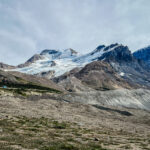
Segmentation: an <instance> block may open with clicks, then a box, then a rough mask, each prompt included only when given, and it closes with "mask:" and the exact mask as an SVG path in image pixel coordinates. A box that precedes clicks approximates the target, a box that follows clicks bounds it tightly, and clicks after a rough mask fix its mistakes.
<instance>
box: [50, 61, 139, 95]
mask: <svg viewBox="0 0 150 150" xmlns="http://www.w3.org/2000/svg"><path fill="white" fill-rule="evenodd" d="M53 80H54V81H55V82H56V83H58V84H61V86H64V87H65V89H66V90H68V85H67V84H68V83H71V85H75V87H77V86H76V83H79V85H80V87H81V88H80V89H81V91H92V90H112V89H119V88H127V89H130V88H137V87H139V85H138V84H130V83H129V82H128V81H127V80H125V79H123V78H122V77H121V76H120V75H119V74H118V73H117V72H116V71H115V70H114V69H113V68H112V66H111V65H110V64H109V63H106V62H102V61H94V62H92V63H90V64H88V65H86V66H85V67H83V68H76V69H73V70H72V71H70V72H69V73H66V74H64V75H62V76H60V77H57V78H54V79H53ZM75 87H73V86H71V87H70V89H69V91H71V90H72V91H73V92H74V91H76V92H77V91H79V88H78V87H77V88H75ZM83 89H84V90H83Z"/></svg>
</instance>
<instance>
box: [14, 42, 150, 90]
mask: <svg viewBox="0 0 150 150" xmlns="http://www.w3.org/2000/svg"><path fill="white" fill-rule="evenodd" d="M93 61H101V62H103V63H100V64H98V63H95V64H94V63H93V64H92V65H90V66H92V67H91V69H92V68H93V65H97V64H98V66H99V68H101V67H104V65H106V64H107V67H105V70H106V72H105V73H104V74H105V77H106V78H105V81H106V80H111V75H108V72H109V70H110V68H111V69H112V70H113V71H114V72H115V76H114V74H112V78H113V79H114V80H113V81H112V80H111V82H112V83H115V82H116V80H118V77H117V76H119V78H122V79H123V80H125V81H126V82H128V83H130V84H131V85H136V87H138V85H141V86H142V87H143V88H147V87H150V78H149V77H150V69H149V67H147V64H146V63H145V61H143V60H139V59H137V58H136V57H135V56H134V55H133V54H132V53H131V51H130V50H129V48H128V47H127V46H124V45H122V44H118V43H115V44H111V45H108V46H105V45H100V46H98V47H97V48H96V49H95V50H93V51H92V52H90V53H88V54H84V55H81V54H79V53H77V52H76V51H75V50H73V49H65V50H52V49H46V50H43V51H42V52H41V53H40V54H36V55H34V56H33V57H31V58H30V59H29V60H28V61H27V62H26V63H25V64H22V65H19V66H18V67H17V68H16V69H13V70H14V71H19V72H22V73H27V74H32V75H37V76H40V77H45V78H48V79H50V78H55V77H59V76H61V77H62V75H63V74H65V73H67V72H69V71H71V70H72V69H74V68H79V69H81V68H83V67H84V66H86V65H87V64H89V63H92V62H93ZM104 62H105V63H106V64H105V63H104ZM100 65H101V66H100ZM97 71H100V70H97ZM97 71H96V72H97ZM96 72H95V73H93V74H96ZM90 73H91V71H90ZM104 74H101V73H100V74H99V75H104ZM116 75H117V76H116ZM97 76H98V75H97ZM89 77H90V76H89ZM75 78H76V79H74V80H76V82H77V77H76V76H75ZM99 79H100V78H99ZM78 80H80V79H78ZM88 80H89V79H88ZM79 82H80V81H79ZM94 82H95V81H94ZM71 83H73V82H71ZM112 83H111V85H112ZM116 83H117V82H116ZM99 84H102V83H99ZM103 84H104V83H103ZM107 84H109V82H108V83H107ZM67 85H68V84H67ZM116 85H117V86H118V83H117V84H116ZM98 87H101V86H100V85H98ZM113 87H114V86H112V87H111V88H110V87H109V88H110V89H112V88H113ZM121 87H124V86H122V85H121ZM129 87H130V86H129ZM104 88H105V86H104Z"/></svg>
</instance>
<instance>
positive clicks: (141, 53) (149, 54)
mask: <svg viewBox="0 0 150 150" xmlns="http://www.w3.org/2000/svg"><path fill="white" fill-rule="evenodd" d="M133 56H134V57H136V58H137V59H139V60H142V61H144V62H145V63H146V64H147V65H149V66H150V46H148V47H145V48H142V49H139V50H137V51H135V52H134V53H133Z"/></svg>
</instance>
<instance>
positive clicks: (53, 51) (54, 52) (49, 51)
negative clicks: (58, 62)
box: [40, 49, 59, 55]
mask: <svg viewBox="0 0 150 150" xmlns="http://www.w3.org/2000/svg"><path fill="white" fill-rule="evenodd" d="M56 53H59V51H57V50H49V49H45V50H43V51H42V52H41V54H40V55H45V54H56Z"/></svg>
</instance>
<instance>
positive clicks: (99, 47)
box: [96, 45, 105, 49]
mask: <svg viewBox="0 0 150 150" xmlns="http://www.w3.org/2000/svg"><path fill="white" fill-rule="evenodd" d="M104 47H105V45H99V46H98V47H97V48H96V49H102V48H104Z"/></svg>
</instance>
